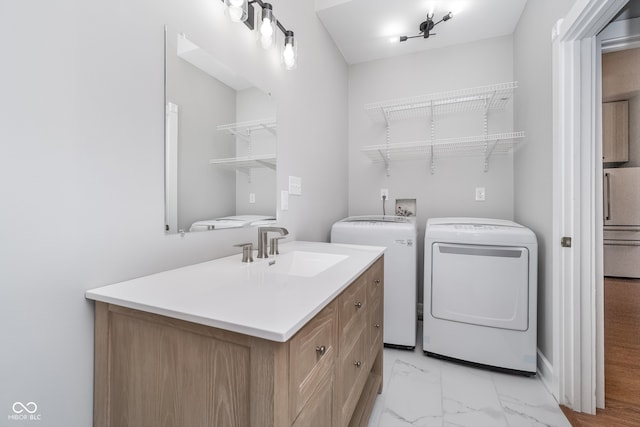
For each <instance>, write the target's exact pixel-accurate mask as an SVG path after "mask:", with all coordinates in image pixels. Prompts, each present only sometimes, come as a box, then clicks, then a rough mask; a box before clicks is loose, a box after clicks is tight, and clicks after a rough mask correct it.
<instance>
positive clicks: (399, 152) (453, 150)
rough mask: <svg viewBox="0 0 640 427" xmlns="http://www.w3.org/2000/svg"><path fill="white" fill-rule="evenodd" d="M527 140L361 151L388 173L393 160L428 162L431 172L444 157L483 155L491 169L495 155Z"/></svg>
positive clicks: (469, 139) (488, 138)
mask: <svg viewBox="0 0 640 427" xmlns="http://www.w3.org/2000/svg"><path fill="white" fill-rule="evenodd" d="M523 138H524V132H505V133H496V134H490V135H479V136H466V137H461V138H447V139H437V140H433V141H413V142H399V143H393V144H379V145H369V146H366V147H363V148H362V149H361V151H362V152H363V153H364V154H365V155H367V157H369V159H371V161H372V162H374V163H384V164H385V166H386V167H387V170H388V169H389V167H390V164H391V162H392V161H406V160H429V161H430V162H431V169H432V172H433V170H434V168H435V160H436V159H437V158H439V157H445V156H483V157H484V168H485V171H486V170H488V166H489V158H490V157H491V156H492V155H493V154H506V153H508V152H510V151H512V150H514V149H515V148H516V147H517V145H518V144H519V143H520V142H521V141H522V139H523Z"/></svg>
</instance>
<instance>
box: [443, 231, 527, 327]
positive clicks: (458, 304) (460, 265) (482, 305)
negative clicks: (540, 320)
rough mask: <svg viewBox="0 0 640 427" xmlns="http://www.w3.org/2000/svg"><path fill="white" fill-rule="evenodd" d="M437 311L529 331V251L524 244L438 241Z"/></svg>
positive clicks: (458, 318) (463, 319)
mask: <svg viewBox="0 0 640 427" xmlns="http://www.w3.org/2000/svg"><path fill="white" fill-rule="evenodd" d="M431 249H432V251H431V257H432V258H431V315H432V316H433V317H436V318H439V319H443V320H451V321H454V322H462V323H470V324H474V325H480V326H488V327H493V328H502V329H511V330H516V331H526V330H527V329H528V327H529V321H528V319H529V311H528V308H529V307H528V293H529V280H528V279H529V251H528V250H527V248H524V247H511V246H509V247H504V246H481V245H459V244H451V243H433V245H432V248H431Z"/></svg>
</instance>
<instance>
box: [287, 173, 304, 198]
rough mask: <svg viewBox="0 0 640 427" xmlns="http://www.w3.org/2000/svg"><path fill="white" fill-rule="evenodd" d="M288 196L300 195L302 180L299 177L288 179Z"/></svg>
mask: <svg viewBox="0 0 640 427" xmlns="http://www.w3.org/2000/svg"><path fill="white" fill-rule="evenodd" d="M289 194H290V195H292V196H300V195H302V178H300V177H299V176H290V177H289Z"/></svg>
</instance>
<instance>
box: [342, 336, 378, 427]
mask: <svg viewBox="0 0 640 427" xmlns="http://www.w3.org/2000/svg"><path fill="white" fill-rule="evenodd" d="M366 342H367V336H366V334H364V333H362V334H360V336H359V337H358V338H357V340H356V342H355V344H354V345H353V346H352V347H351V350H350V351H349V352H348V353H343V354H341V355H340V362H339V363H340V366H339V367H338V372H337V377H336V382H337V385H338V388H339V391H338V400H337V405H336V406H337V409H338V411H339V419H340V422H339V423H338V425H340V426H343V425H346V424H347V422H348V420H350V419H351V415H352V414H353V410H354V409H355V407H356V405H357V403H358V400H359V399H360V394H361V392H362V388H363V387H364V384H365V382H366V381H367V377H368V376H369V371H370V361H369V359H370V358H369V357H368V354H367V351H366V348H367V345H366Z"/></svg>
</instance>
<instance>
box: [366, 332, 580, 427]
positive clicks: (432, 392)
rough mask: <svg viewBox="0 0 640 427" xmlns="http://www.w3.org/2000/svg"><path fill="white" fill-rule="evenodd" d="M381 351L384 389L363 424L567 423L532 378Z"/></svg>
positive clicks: (492, 426) (500, 426) (563, 426)
mask: <svg viewBox="0 0 640 427" xmlns="http://www.w3.org/2000/svg"><path fill="white" fill-rule="evenodd" d="M418 344H419V345H418V346H416V349H415V351H407V350H395V349H389V348H385V349H384V378H383V381H384V383H383V384H384V388H383V393H382V394H381V395H378V397H377V400H376V403H375V406H374V408H373V413H372V415H371V418H370V420H369V424H368V427H410V426H413V427H459V426H460V427H462V426H464V427H467V426H469V427H543V426H554V427H556V426H557V427H571V424H570V423H569V421H568V420H567V419H566V417H565V416H564V414H563V413H562V411H561V410H560V407H559V406H558V404H557V402H556V401H555V399H554V398H553V396H552V395H551V394H550V393H549V392H548V391H547V389H546V388H545V386H544V385H543V384H542V382H541V380H540V379H539V378H537V377H524V376H519V375H512V374H506V373H501V372H494V371H490V370H485V369H480V368H475V367H470V366H466V365H462V364H459V363H454V362H449V361H444V360H440V359H435V358H432V357H427V356H425V355H424V354H423V352H422V343H421V342H419V343H418Z"/></svg>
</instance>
